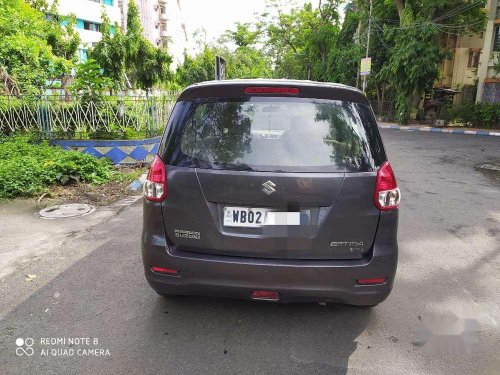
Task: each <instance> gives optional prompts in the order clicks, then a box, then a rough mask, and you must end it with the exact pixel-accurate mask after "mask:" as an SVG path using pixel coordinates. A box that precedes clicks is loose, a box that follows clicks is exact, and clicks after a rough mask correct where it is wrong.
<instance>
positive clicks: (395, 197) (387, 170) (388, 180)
mask: <svg viewBox="0 0 500 375" xmlns="http://www.w3.org/2000/svg"><path fill="white" fill-rule="evenodd" d="M373 201H374V203H375V206H376V207H377V208H378V209H379V210H381V211H389V210H393V209H395V208H398V206H399V202H400V201H401V192H400V191H399V188H398V184H397V182H396V177H395V176H394V171H393V170H392V167H391V164H389V162H388V161H386V162H385V163H384V164H383V165H382V166H381V167H380V168H379V170H378V172H377V182H376V184H375V193H374V195H373Z"/></svg>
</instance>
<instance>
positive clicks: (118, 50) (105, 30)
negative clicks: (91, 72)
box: [89, 12, 126, 90]
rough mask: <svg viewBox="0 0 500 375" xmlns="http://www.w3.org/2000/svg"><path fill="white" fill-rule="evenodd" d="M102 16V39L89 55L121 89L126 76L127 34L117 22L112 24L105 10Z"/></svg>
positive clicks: (117, 88) (114, 85)
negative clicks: (125, 34)
mask: <svg viewBox="0 0 500 375" xmlns="http://www.w3.org/2000/svg"><path fill="white" fill-rule="evenodd" d="M101 18H102V23H101V26H100V30H101V33H102V39H101V40H100V41H99V42H98V43H97V45H96V46H95V47H94V48H93V49H92V50H91V51H90V53H89V57H90V58H92V59H94V60H95V61H96V62H97V63H98V64H99V65H100V66H101V67H102V69H103V75H104V76H106V77H108V78H110V79H111V81H112V82H113V88H114V89H116V90H120V89H122V88H123V82H124V76H125V57H126V46H125V36H124V35H123V33H122V31H121V29H120V27H118V25H117V24H115V25H114V26H113V27H112V26H111V24H110V22H109V17H108V16H107V15H106V13H105V12H102V15H101ZM112 31H113V32H112Z"/></svg>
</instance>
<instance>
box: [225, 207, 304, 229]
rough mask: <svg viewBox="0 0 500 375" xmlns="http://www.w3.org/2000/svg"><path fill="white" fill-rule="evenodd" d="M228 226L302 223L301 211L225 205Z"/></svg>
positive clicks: (252, 226)
mask: <svg viewBox="0 0 500 375" xmlns="http://www.w3.org/2000/svg"><path fill="white" fill-rule="evenodd" d="M224 225H225V226H227V227H250V228H255V227H261V226H263V225H300V212H278V211H272V210H270V209H268V208H249V207H224Z"/></svg>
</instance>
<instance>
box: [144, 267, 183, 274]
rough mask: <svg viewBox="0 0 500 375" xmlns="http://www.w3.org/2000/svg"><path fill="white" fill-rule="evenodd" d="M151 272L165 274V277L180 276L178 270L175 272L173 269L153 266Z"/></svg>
mask: <svg viewBox="0 0 500 375" xmlns="http://www.w3.org/2000/svg"><path fill="white" fill-rule="evenodd" d="M151 270H153V271H154V272H158V273H163V274H165V275H172V276H173V275H178V274H179V272H178V271H177V270H173V269H171V268H164V267H156V266H152V267H151Z"/></svg>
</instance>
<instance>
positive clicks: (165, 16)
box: [160, 13, 167, 21]
mask: <svg viewBox="0 0 500 375" xmlns="http://www.w3.org/2000/svg"><path fill="white" fill-rule="evenodd" d="M160 20H162V21H166V20H167V13H160Z"/></svg>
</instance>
